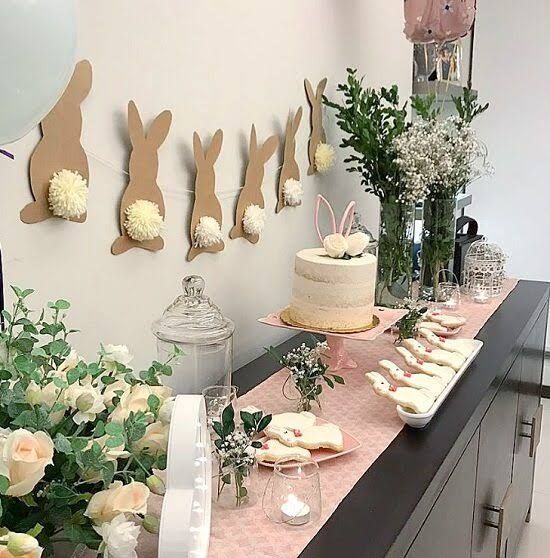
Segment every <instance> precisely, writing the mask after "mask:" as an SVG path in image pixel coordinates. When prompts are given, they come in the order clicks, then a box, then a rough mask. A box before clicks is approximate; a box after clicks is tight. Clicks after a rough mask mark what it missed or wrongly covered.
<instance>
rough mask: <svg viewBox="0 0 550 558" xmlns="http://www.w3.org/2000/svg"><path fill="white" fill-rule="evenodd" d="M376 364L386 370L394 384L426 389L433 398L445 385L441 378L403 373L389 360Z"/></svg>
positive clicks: (419, 373)
mask: <svg viewBox="0 0 550 558" xmlns="http://www.w3.org/2000/svg"><path fill="white" fill-rule="evenodd" d="M378 364H379V365H380V366H381V367H382V368H383V369H384V370H386V372H388V374H389V375H390V376H391V379H392V380H393V381H394V382H399V383H401V384H404V385H406V386H408V387H413V388H417V389H421V388H424V389H427V390H428V391H430V392H432V393H433V394H434V396H435V397H438V396H439V394H440V393H441V392H442V391H443V390H444V389H445V386H446V385H447V384H446V383H445V382H444V381H443V380H442V379H441V378H438V377H437V376H430V375H428V374H422V373H421V372H418V373H416V374H411V373H410V372H405V371H404V370H402V369H401V368H399V366H397V364H394V363H393V362H392V361H391V360H381V361H380V362H379V363H378Z"/></svg>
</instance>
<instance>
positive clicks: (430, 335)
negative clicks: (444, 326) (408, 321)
mask: <svg viewBox="0 0 550 558" xmlns="http://www.w3.org/2000/svg"><path fill="white" fill-rule="evenodd" d="M418 333H419V334H420V335H421V336H422V337H424V339H426V341H428V343H430V345H433V346H434V347H439V348H440V349H443V350H444V351H452V352H454V353H460V354H461V355H462V356H464V357H466V358H468V357H469V356H470V355H471V354H472V353H473V352H474V348H473V346H472V343H471V341H470V340H469V339H445V337H439V336H438V335H436V334H435V333H434V332H433V331H430V330H429V329H424V328H421V329H419V330H418Z"/></svg>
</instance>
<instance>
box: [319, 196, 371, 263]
mask: <svg viewBox="0 0 550 558" xmlns="http://www.w3.org/2000/svg"><path fill="white" fill-rule="evenodd" d="M321 203H323V204H324V205H325V206H326V207H327V209H328V212H329V217H330V224H331V230H332V232H331V234H328V235H327V236H325V237H323V235H322V233H321V228H320V226H319V213H320V210H321ZM355 205H356V204H355V202H354V201H351V202H349V203H348V205H347V207H346V209H345V210H344V213H343V214H342V218H341V219H340V223H339V225H338V226H336V216H335V214H334V210H333V209H332V206H331V205H330V203H329V202H328V200H327V199H326V198H325V197H324V196H322V195H321V194H319V195H318V196H317V201H316V203H315V218H314V222H315V230H316V231H317V236H318V237H319V240H320V241H321V244H322V245H323V247H324V249H325V252H326V253H327V255H328V256H330V257H331V258H335V259H342V258H343V259H350V258H355V257H360V256H362V255H363V253H364V252H365V250H366V249H367V247H368V245H369V243H370V239H369V237H368V235H366V234H365V233H363V232H356V233H353V234H351V227H352V225H353V217H354V215H355Z"/></svg>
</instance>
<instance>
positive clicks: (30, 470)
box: [0, 428, 54, 496]
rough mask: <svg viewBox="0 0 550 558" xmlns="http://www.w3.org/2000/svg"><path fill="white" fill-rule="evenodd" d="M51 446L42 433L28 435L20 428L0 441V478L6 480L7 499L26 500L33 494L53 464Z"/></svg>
mask: <svg viewBox="0 0 550 558" xmlns="http://www.w3.org/2000/svg"><path fill="white" fill-rule="evenodd" d="M53 453H54V445H53V442H52V439H51V438H50V437H49V435H48V434H46V433H45V432H35V433H32V432H29V431H28V430H25V429H23V428H20V429H19V430H15V431H14V432H11V433H10V434H9V435H8V436H7V437H6V438H3V437H0V475H3V476H4V477H7V478H8V479H9V481H10V486H9V488H8V490H7V492H6V494H7V495H8V496H25V495H26V494H28V493H29V492H32V490H33V488H34V487H35V486H36V485H37V483H38V481H40V480H41V479H42V477H43V476H44V471H45V469H46V466H47V465H51V464H52V463H53Z"/></svg>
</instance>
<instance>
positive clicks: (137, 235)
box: [124, 200, 164, 242]
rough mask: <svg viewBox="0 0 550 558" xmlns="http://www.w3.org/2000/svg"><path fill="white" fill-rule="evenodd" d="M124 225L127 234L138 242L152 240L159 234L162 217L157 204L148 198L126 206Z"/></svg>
mask: <svg viewBox="0 0 550 558" xmlns="http://www.w3.org/2000/svg"><path fill="white" fill-rule="evenodd" d="M125 213H126V221H124V227H125V228H126V232H127V233H128V236H129V237H130V238H132V239H133V240H137V241H138V242H143V241H144V240H153V239H154V238H157V236H159V235H160V231H161V230H162V225H163V223H164V222H163V219H162V215H161V214H160V210H159V206H158V205H157V204H156V203H154V202H152V201H149V200H136V201H135V202H134V203H133V204H131V205H129V206H128V207H127V208H126V211H125Z"/></svg>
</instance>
